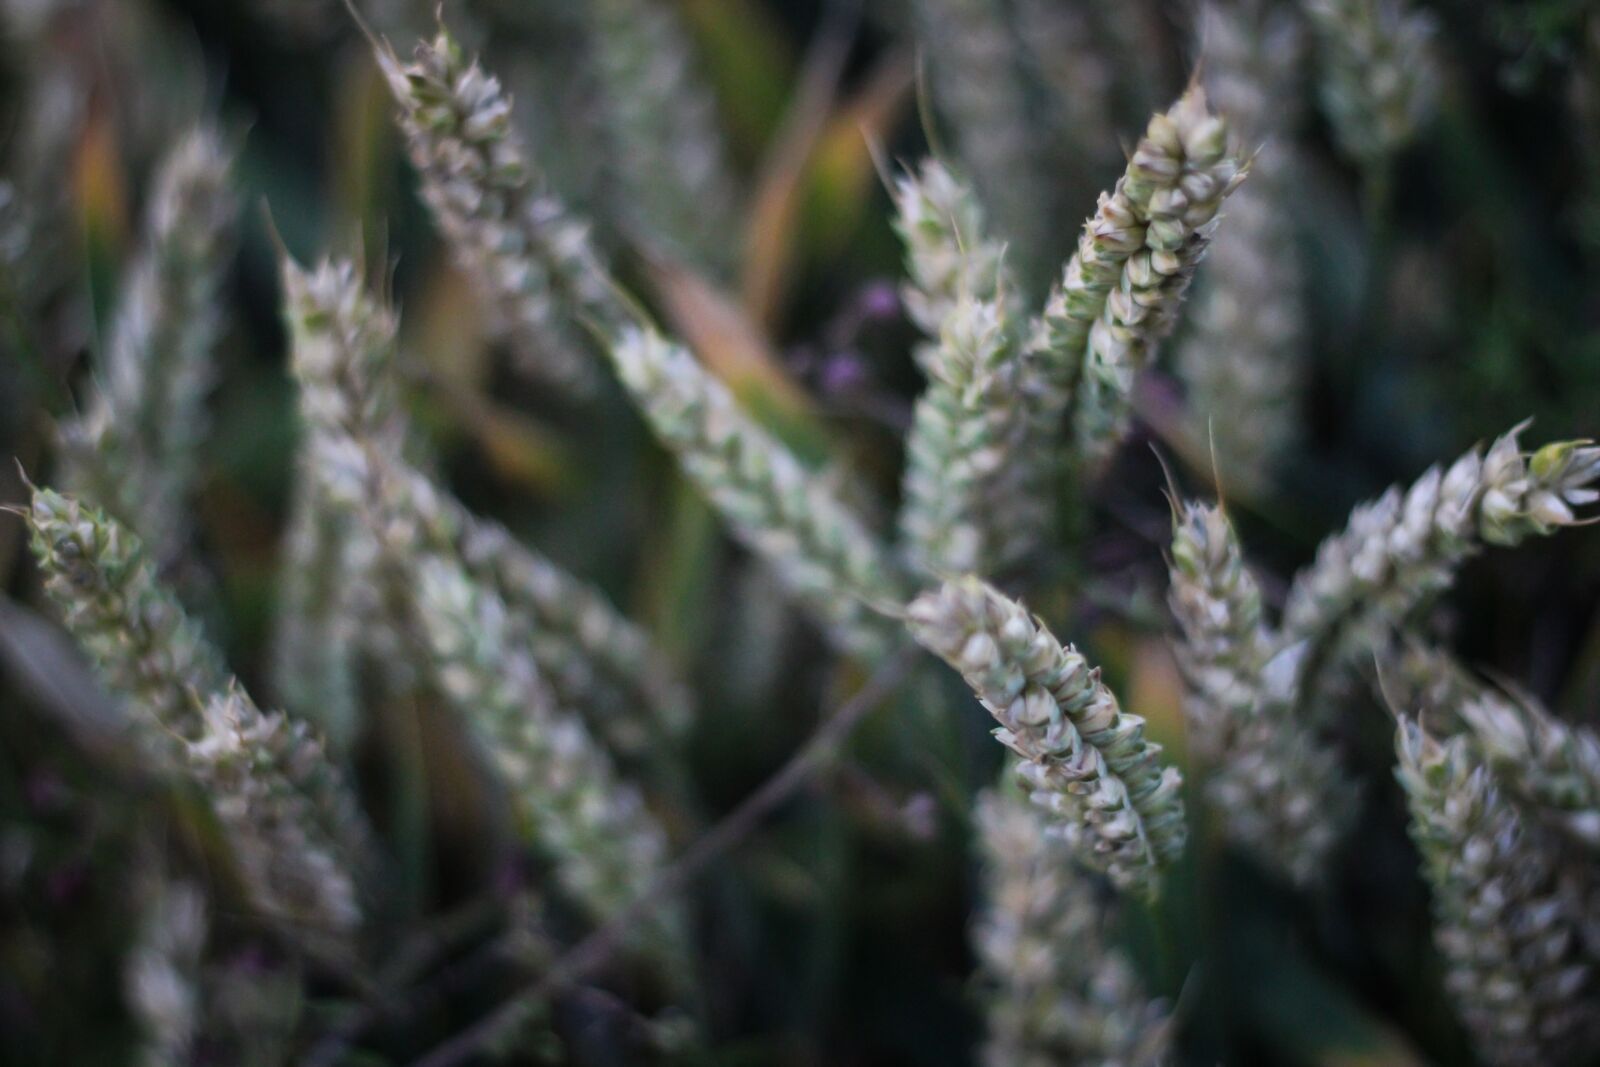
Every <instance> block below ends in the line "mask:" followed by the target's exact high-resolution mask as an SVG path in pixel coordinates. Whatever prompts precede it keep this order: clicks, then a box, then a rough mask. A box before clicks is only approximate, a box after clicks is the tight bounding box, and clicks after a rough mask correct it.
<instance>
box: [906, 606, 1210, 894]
mask: <svg viewBox="0 0 1600 1067" xmlns="http://www.w3.org/2000/svg"><path fill="white" fill-rule="evenodd" d="M906 621H907V626H908V627H909V628H910V630H911V633H912V635H913V636H914V637H915V638H916V639H917V641H918V642H920V643H921V644H922V645H923V646H924V647H926V648H928V649H929V650H930V651H932V652H934V653H935V654H936V655H938V656H939V657H940V658H941V659H943V660H944V661H945V662H946V663H948V664H950V665H951V666H952V667H954V668H955V669H956V670H957V671H959V672H960V673H961V675H962V677H964V678H965V679H966V681H967V684H968V685H969V686H970V687H971V688H972V690H973V692H974V693H975V694H976V695H977V697H978V699H979V700H980V701H982V703H983V705H984V707H986V708H987V709H989V712H990V713H991V714H992V715H994V717H995V719H996V720H997V721H998V722H999V723H1000V728H999V729H998V730H996V731H995V737H996V738H997V739H998V740H999V741H1000V743H1001V744H1003V745H1005V746H1006V747H1007V748H1009V749H1011V750H1012V751H1013V752H1015V753H1016V754H1017V755H1018V756H1020V757H1021V758H1022V762H1021V764H1020V765H1019V767H1018V774H1019V777H1021V778H1022V780H1023V781H1024V782H1025V783H1026V785H1027V787H1028V789H1029V791H1030V793H1031V795H1032V798H1033V800H1034V802H1035V803H1036V804H1038V805H1039V806H1040V807H1041V808H1044V809H1045V810H1047V811H1051V812H1053V813H1055V815H1056V816H1057V818H1058V819H1060V820H1061V821H1062V822H1063V823H1064V824H1066V825H1069V826H1072V825H1076V826H1078V827H1081V833H1082V836H1083V839H1084V843H1085V853H1086V855H1088V856H1092V858H1093V860H1094V861H1095V862H1096V863H1098V864H1099V865H1101V866H1103V867H1104V868H1105V870H1106V872H1107V874H1109V875H1110V877H1111V878H1112V880H1113V881H1115V882H1116V883H1117V884H1118V885H1119V886H1121V887H1123V888H1126V889H1131V890H1134V891H1136V892H1139V893H1142V894H1144V895H1154V893H1155V892H1156V889H1157V884H1158V883H1157V877H1158V875H1159V873H1160V869H1161V868H1162V867H1163V866H1165V865H1166V864H1167V863H1170V862H1171V861H1172V860H1173V859H1174V858H1176V857H1177V855H1178V854H1179V853H1181V852H1182V851H1183V846H1184V841H1185V839H1186V837H1187V833H1188V829H1187V826H1186V824H1185V821H1184V811H1183V799H1182V797H1181V796H1180V787H1181V784H1182V777H1181V775H1180V774H1179V773H1178V770H1177V768H1175V767H1169V766H1166V765H1164V764H1163V762H1162V760H1161V746H1160V745H1157V744H1155V743H1153V742H1151V741H1147V740H1146V739H1145V736H1144V720H1143V719H1142V718H1140V717H1139V716H1137V715H1130V714H1126V713H1124V712H1123V711H1122V709H1121V708H1120V707H1119V706H1118V704H1117V698H1116V696H1115V695H1114V694H1113V693H1112V692H1111V690H1110V689H1109V688H1108V687H1107V686H1106V685H1105V684H1104V683H1103V682H1101V680H1100V670H1099V668H1097V667H1091V666H1090V665H1089V662H1088V661H1087V660H1085V659H1084V658H1083V656H1082V655H1080V654H1079V653H1078V651H1077V650H1076V649H1074V648H1072V647H1071V646H1063V645H1062V644H1061V643H1060V642H1059V641H1057V640H1056V638H1055V636H1054V635H1053V634H1051V633H1050V631H1049V630H1048V629H1047V628H1046V627H1045V626H1044V624H1043V623H1042V622H1040V621H1039V620H1038V619H1036V618H1034V617H1033V616H1031V615H1029V613H1028V612H1027V610H1026V609H1025V608H1023V606H1022V605H1021V604H1018V603H1017V602H1016V601H1014V600H1011V599H1009V598H1008V597H1006V596H1005V595H1004V594H1003V593H1001V592H999V591H998V590H996V589H994V588H993V587H991V586H989V585H986V584H985V583H984V582H982V581H980V580H978V579H976V578H964V579H961V580H959V581H950V582H946V583H944V584H943V585H942V586H941V587H940V588H939V589H937V590H933V591H930V592H927V593H924V594H923V595H922V596H920V597H918V598H917V599H916V600H914V601H913V602H912V603H911V605H910V607H909V608H908V609H907V620H906Z"/></svg>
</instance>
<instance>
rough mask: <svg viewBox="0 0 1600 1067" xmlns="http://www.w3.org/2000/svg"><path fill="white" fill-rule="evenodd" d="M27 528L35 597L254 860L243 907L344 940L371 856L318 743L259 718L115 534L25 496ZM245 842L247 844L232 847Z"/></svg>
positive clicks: (282, 723) (160, 754) (275, 718)
mask: <svg viewBox="0 0 1600 1067" xmlns="http://www.w3.org/2000/svg"><path fill="white" fill-rule="evenodd" d="M26 519H27V522H28V525H29V528H30V530H31V531H32V546H33V551H34V556H35V558H36V559H37V560H38V562H39V566H40V568H41V569H42V570H43V572H44V579H45V588H46V590H47V591H48V592H49V593H50V596H51V598H52V599H53V600H55V602H56V604H57V606H58V607H59V608H60V611H61V614H62V618H63V621H64V622H65V623H66V626H67V629H68V630H69V631H70V632H71V633H72V634H73V636H74V637H76V638H77V639H78V642H79V643H80V644H81V645H82V646H83V647H84V649H85V650H86V651H87V652H88V653H89V656H90V659H91V660H92V662H93V663H94V665H95V668H96V670H97V672H98V673H99V675H100V677H101V679H102V681H104V682H105V684H106V687H107V688H108V689H109V690H110V691H111V692H112V693H113V694H114V695H116V696H118V697H120V698H122V699H123V701H124V702H125V705H126V707H127V709H128V713H129V719H130V723H131V725H132V726H133V728H134V730H135V731H136V734H137V735H138V736H139V737H140V738H141V740H142V741H143V742H144V743H145V744H146V745H148V746H149V748H150V750H151V751H152V753H153V755H154V756H155V757H156V758H158V759H159V760H160V761H161V762H162V763H163V764H165V765H166V766H167V767H169V768H171V769H175V770H176V771H177V772H178V773H180V774H182V775H184V776H187V777H188V778H189V779H191V780H192V781H194V782H196V783H197V784H198V785H199V787H200V790H201V795H202V796H203V797H204V798H205V799H206V800H207V802H208V803H209V804H210V806H211V808H212V809H213V811H214V812H215V813H216V815H217V817H218V819H219V820H220V821H222V822H223V823H224V824H225V825H226V826H227V827H228V829H229V831H230V835H229V841H228V843H229V845H230V847H235V848H236V849H244V848H247V847H248V848H252V849H254V850H255V852H254V853H252V854H251V855H248V856H246V855H240V856H239V857H238V858H239V861H240V865H241V868H242V874H243V875H244V877H245V879H246V884H247V886H248V888H249V889H250V890H251V893H252V899H253V900H254V901H255V903H256V904H257V905H258V906H259V907H260V908H261V909H262V911H263V912H264V913H265V914H267V915H268V916H269V917H271V918H273V919H274V920H275V921H280V922H282V923H284V924H285V925H286V926H287V927H290V928H297V927H300V926H302V925H304V926H305V927H306V928H307V929H314V930H318V931H325V932H328V933H329V934H332V935H336V936H344V935H347V934H349V933H350V932H351V930H352V929H353V928H354V925H355V923H356V921H357V920H358V918H359V905H358V903H357V901H356V898H355V888H354V882H353V872H365V871H367V870H370V869H371V868H370V864H371V863H372V862H374V859H375V857H374V850H373V846H372V841H371V837H370V834H369V831H368V829H367V825H366V822H365V819H364V817H363V816H362V814H361V812H360V809H359V807H358V805H357V804H356V802H355V799H354V797H353V796H352V795H351V794H350V792H349V790H348V788H347V785H346V783H345V781H344V778H343V776H342V774H341V773H340V771H339V769H338V768H337V767H336V766H335V765H334V764H333V763H332V762H331V760H329V758H328V757H327V755H326V753H325V752H324V751H323V750H322V747H321V744H320V742H319V741H318V740H317V739H316V738H315V736H314V735H312V734H311V733H310V732H309V730H307V729H306V727H305V726H304V725H303V724H299V723H291V722H289V721H288V720H286V719H284V718H283V717H282V716H281V715H271V716H267V715H263V714H262V713H261V712H260V711H259V710H257V708H256V706H255V704H254V703H253V702H251V700H250V698H249V697H248V696H247V695H245V693H244V692H243V691H242V690H241V689H240V688H239V687H238V684H237V683H236V682H235V680H234V679H233V677H232V676H231V675H230V674H229V673H228V671H227V669H226V667H225V666H224V665H223V662H222V658H221V656H220V655H219V654H218V653H217V651H216V650H215V649H214V648H213V647H212V646H211V645H210V644H209V643H208V642H207V641H206V640H205V638H204V636H203V635H202V634H201V632H200V628H199V627H198V626H197V625H196V624H195V623H194V622H192V621H191V620H190V619H189V618H188V616H186V615H185V614H184V611H183V609H182V607H180V606H179V604H178V601H177V598H176V597H175V596H173V594H172V593H171V592H170V591H169V590H167V589H165V588H164V587H162V586H161V585H160V584H159V583H158V582H157V580H156V578H155V574H154V569H153V567H152V565H151V563H150V562H149V560H148V558H147V557H146V555H145V552H144V549H143V547H142V545H141V544H140V543H139V540H138V538H136V537H135V536H133V534H131V533H129V532H128V530H127V529H126V528H125V527H123V526H122V525H121V524H120V523H118V522H117V521H116V520H114V519H111V518H109V517H107V516H106V515H104V514H103V513H101V512H99V511H96V510H94V509H92V508H88V507H84V506H83V505H81V504H79V503H78V502H77V501H76V500H74V499H72V498H69V497H64V496H61V495H60V494H58V493H56V492H54V491H52V490H49V489H36V490H34V493H33V499H32V502H31V504H30V506H29V508H28V511H27V514H26ZM261 798H266V799H263V800H262V801H261V803H260V804H257V803H255V802H256V800H258V799H261ZM291 823H292V825H290V824H291ZM246 831H248V832H249V833H250V834H252V835H254V836H253V837H252V838H251V839H250V841H249V842H248V844H246V843H245V842H244V840H243V838H240V839H239V840H238V841H235V840H234V837H235V834H244V833H246ZM302 853H303V854H302ZM278 868H282V870H281V871H280V870H279V869H278ZM278 879H287V880H288V882H286V883H285V885H283V886H280V885H279V884H278Z"/></svg>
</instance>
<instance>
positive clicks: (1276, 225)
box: [1175, 3, 1306, 493]
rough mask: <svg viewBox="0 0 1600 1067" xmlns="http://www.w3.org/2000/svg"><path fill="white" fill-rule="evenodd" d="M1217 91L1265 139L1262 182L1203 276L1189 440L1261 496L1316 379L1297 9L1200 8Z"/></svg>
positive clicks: (1237, 208)
mask: <svg viewBox="0 0 1600 1067" xmlns="http://www.w3.org/2000/svg"><path fill="white" fill-rule="evenodd" d="M1200 14H1201V17H1200V24H1199V33H1200V40H1201V42H1202V43H1203V46H1204V55H1203V57H1202V62H1203V71H1202V76H1203V79H1204V81H1205V84H1206V87H1207V95H1208V96H1209V97H1210V98H1211V102H1212V105H1213V106H1214V107H1215V108H1216V110H1217V111H1218V112H1219V113H1220V114H1224V115H1226V116H1228V123H1229V125H1230V127H1232V129H1233V130H1234V131H1235V132H1236V134H1237V135H1238V137H1239V139H1240V141H1241V142H1242V143H1244V144H1247V145H1260V146H1261V148H1260V150H1259V151H1258V152H1257V153H1256V155H1255V157H1254V158H1253V159H1252V160H1251V164H1250V180H1249V181H1248V182H1246V183H1245V184H1244V186H1243V187H1242V188H1240V189H1239V191H1238V192H1236V193H1235V194H1234V195H1233V196H1232V197H1231V198H1229V200H1228V206H1227V222H1226V223H1225V224H1224V227H1223V229H1222V231H1221V232H1220V233H1219V234H1218V235H1217V238H1216V240H1215V241H1213V242H1212V246H1211V250H1210V253H1209V254H1208V256H1207V259H1206V268H1205V271H1204V272H1203V273H1202V275H1201V276H1200V277H1199V279H1198V280H1197V282H1196V288H1195V298H1194V301H1193V303H1192V305H1191V307H1190V309H1189V311H1188V313H1187V317H1186V322H1187V325H1186V327H1185V329H1184V331H1183V335H1182V343H1181V344H1180V345H1179V346H1178V349H1177V352H1176V353H1175V355H1176V359H1175V363H1176V368H1177V371H1178V374H1179V376H1180V377H1181V378H1182V379H1183V382H1184V385H1185V386H1186V389H1187V393H1188V408H1187V410H1188V415H1189V418H1188V437H1189V439H1190V441H1191V442H1193V443H1194V445H1195V447H1196V451H1197V452H1200V453H1201V454H1211V455H1214V456H1215V457H1216V464H1217V468H1218V473H1219V474H1221V475H1222V476H1223V477H1225V478H1226V479H1227V481H1228V483H1229V484H1230V485H1232V486H1235V487H1236V488H1238V489H1241V490H1244V491H1248V492H1256V493H1259V492H1261V491H1262V490H1264V489H1265V488H1266V487H1267V486H1268V484H1269V483H1270V480H1271V476H1272V474H1273V472H1274V470H1275V469H1276V468H1277V466H1278V465H1279V464H1280V463H1281V462H1282V460H1283V458H1284V457H1285V456H1286V455H1288V454H1289V453H1290V452H1291V451H1292V449H1293V447H1294V445H1295V442H1296V439H1297V437H1298V433H1299V426H1300V424H1301V418H1300V413H1299V411H1298V405H1299V402H1300V398H1301V393H1302V384H1303V379H1304V377H1305V359H1306V353H1305V351H1304V348H1305V330H1306V321H1305V320H1306V299H1305V294H1304V293H1302V291H1301V286H1302V282H1303V278H1302V271H1301V263H1300V254H1299V248H1298V246H1297V244H1296V237H1295V220H1294V216H1293V210H1294V206H1295V204H1296V197H1297V196H1299V194H1300V190H1299V188H1298V182H1299V181H1300V175H1299V169H1300V162H1301V160H1300V155H1301V153H1300V151H1299V149H1298V146H1297V145H1296V133H1297V126H1298V123H1299V116H1300V109H1299V108H1296V107H1295V106H1294V101H1295V100H1297V99H1298V98H1299V97H1300V95H1301V85H1300V81H1301V78H1302V76H1303V74H1302V64H1301V61H1302V59H1303V57H1304V55H1305V49H1304V48H1303V42H1302V37H1303V34H1302V33H1301V32H1300V27H1301V24H1300V22H1299V20H1298V19H1296V18H1294V17H1293V13H1292V12H1288V11H1285V10H1283V9H1281V8H1269V7H1268V6H1267V5H1265V4H1261V3H1245V4H1227V3H1208V4H1205V5H1203V6H1202V7H1201V10H1200Z"/></svg>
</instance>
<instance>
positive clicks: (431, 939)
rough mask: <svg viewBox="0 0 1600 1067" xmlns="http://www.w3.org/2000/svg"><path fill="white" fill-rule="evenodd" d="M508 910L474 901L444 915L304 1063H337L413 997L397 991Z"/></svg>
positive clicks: (330, 1066)
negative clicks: (400, 997) (395, 996)
mask: <svg viewBox="0 0 1600 1067" xmlns="http://www.w3.org/2000/svg"><path fill="white" fill-rule="evenodd" d="M504 912H505V906H504V904H503V903H502V902H501V901H498V900H489V901H479V902H475V903H473V904H470V905H468V906H467V907H465V908H463V909H461V910H460V911H458V912H456V913H454V914H451V915H447V916H445V917H444V918H443V920H442V921H441V922H440V923H439V924H438V925H436V926H435V927H433V928H432V929H429V930H425V931H424V932H422V933H421V934H419V935H417V936H416V937H415V938H413V939H412V940H411V941H409V942H408V943H407V944H406V945H405V946H404V947H402V948H401V949H400V951H399V952H397V953H396V954H395V955H394V957H393V959H392V960H391V961H390V963H389V965H388V966H387V967H386V968H385V969H384V973H383V975H382V976H381V977H380V978H379V979H378V981H377V994H376V995H375V996H373V997H370V998H369V999H368V1000H367V1001H366V1003H364V1004H361V1005H359V1006H357V1007H355V1008H352V1009H351V1010H350V1012H349V1013H348V1014H346V1015H345V1016H344V1017H343V1018H341V1019H339V1020H338V1021H337V1022H336V1023H335V1024H334V1025H333V1027H332V1028H331V1029H330V1030H329V1031H328V1032H327V1033H325V1034H324V1035H323V1036H322V1037H321V1038H320V1039H318V1041H317V1043H316V1044H315V1045H313V1046H311V1049H310V1051H308V1052H307V1053H306V1055H305V1057H304V1058H303V1059H301V1061H300V1064H301V1067H334V1065H335V1064H337V1063H339V1062H340V1061H341V1060H342V1059H343V1058H344V1055H345V1053H346V1052H348V1051H349V1049H350V1046H351V1044H352V1043H353V1042H354V1041H355V1040H356V1039H357V1038H359V1037H360V1036H361V1035H362V1034H363V1033H365V1032H366V1031H367V1030H368V1029H370V1028H371V1027H373V1026H375V1025H376V1024H377V1023H379V1022H380V1021H382V1020H383V1019H385V1018H390V1017H392V1016H393V1015H395V1014H396V1013H397V1011H398V1010H399V1009H400V1008H401V1007H402V1006H403V1005H404V1004H409V1003H410V998H409V997H408V998H407V999H406V1000H405V1001H403V1002H396V1001H395V1000H394V999H393V994H394V993H395V992H396V991H398V990H401V989H404V988H406V987H407V986H410V985H411V984H412V983H414V982H416V980H417V979H418V978H419V977H420V976H422V975H424V974H427V973H428V972H429V971H431V970H433V968H434V967H435V966H436V965H437V964H438V963H439V961H440V960H442V959H443V958H445V957H446V956H448V955H449V954H450V953H452V952H454V951H455V950H456V949H457V948H459V947H460V946H461V945H462V944H463V943H464V942H466V941H469V940H471V939H472V938H474V937H477V936H479V935H480V934H482V933H483V932H484V930H485V928H486V927H487V926H488V925H490V924H492V923H493V922H495V921H497V920H499V919H500V918H501V917H502V916H503V915H504ZM496 944H497V945H498V942H497V943H496Z"/></svg>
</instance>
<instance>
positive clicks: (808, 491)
mask: <svg viewBox="0 0 1600 1067" xmlns="http://www.w3.org/2000/svg"><path fill="white" fill-rule="evenodd" d="M611 354H612V360H613V362H614V363H615V364H616V367H617V374H618V376H619V377H620V378H621V379H622V384H623V385H624V386H626V387H627V389H628V391H629V392H630V393H631V394H632V395H633V399H634V402H635V403H636V404H638V406H639V409H640V410H641V411H642V412H643V413H644V416H645V419H646V421H647V422H648V423H649V424H650V426H651V428H652V429H653V430H654V431H655V433H656V436H657V437H658V438H660V440H661V442H662V444H664V445H665V446H666V448H667V450H668V451H669V452H671V453H672V454H673V455H674V456H675V457H676V458H677V460H678V463H679V465H680V466H681V467H682V468H683V470H684V472H685V473H686V474H687V475H688V476H689V478H690V480H691V481H693V482H694V483H695V484H696V486H698V487H699V489H700V491H701V492H702V493H704V494H705V495H706V497H707V498H708V499H709V500H710V501H711V502H712V504H713V505H714V506H715V507H716V508H717V509H718V510H719V511H720V512H721V513H722V515H723V517H724V518H725V519H726V520H727V521H728V523H729V524H730V525H731V526H732V527H733V531H734V534H735V535H736V536H737V537H738V538H739V540H740V541H742V542H743V543H744V544H745V546H746V547H747V548H749V549H750V551H752V552H754V553H755V554H756V555H758V556H760V557H761V558H762V559H764V560H765V561H766V562H767V563H768V564H769V565H770V566H772V567H773V568H774V569H775V571H776V572H777V574H778V576H779V577H780V578H781V579H782V580H783V582H784V584H785V585H786V586H787V587H788V589H789V591H790V592H791V593H792V594H793V595H794V596H795V597H796V598H798V599H799V600H800V601H801V602H802V603H803V604H804V605H805V606H806V607H807V608H809V609H810V610H811V612H812V613H813V614H814V615H815V616H816V617H817V618H818V620H819V621H820V622H821V623H822V624H823V625H824V627H825V628H826V629H827V631H828V632H829V633H830V634H831V635H832V637H833V638H834V639H835V641H836V642H837V643H838V644H839V645H840V647H842V648H844V649H846V650H848V651H851V652H854V653H859V654H862V655H877V654H880V653H882V652H884V651H885V650H886V649H887V648H888V647H889V645H890V644H892V643H893V640H894V636H895V628H894V627H893V626H892V625H891V624H890V623H889V622H888V621H887V620H886V619H884V618H883V617H881V616H880V615H878V614H877V612H876V610H875V608H882V607H893V606H896V605H898V604H900V603H901V602H902V600H903V594H902V590H901V588H900V579H899V576H898V573H897V571H896V568H895V565H894V562H893V560H892V559H891V557H890V556H889V553H888V551H887V549H886V548H885V547H884V546H883V545H882V543H881V542H880V541H879V539H878V537H877V536H876V535H875V534H874V533H873V532H872V531H871V530H869V529H868V528H867V526H866V525H865V524H864V523H863V522H862V520H861V519H860V518H858V517H857V516H856V515H855V513H854V512H852V511H851V509H850V508H849V507H848V506H846V504H845V503H844V502H843V501H842V500H841V499H840V498H839V497H838V496H837V495H835V493H834V492H833V491H832V490H831V488H830V487H829V486H828V485H827V484H826V483H825V482H824V481H823V480H822V479H821V478H820V477H818V476H817V475H815V474H812V473H810V472H808V471H807V470H806V469H805V468H804V467H803V466H802V465H801V463H800V461H799V460H798V459H796V458H795V456H794V455H793V453H791V452H790V451H789V450H788V449H787V448H785V447H784V446H783V445H782V444H780V443H779V442H778V441H776V440H775V439H774V438H773V437H772V436H771V435H769V434H768V433H767V432H766V431H765V430H763V429H761V428H760V427H759V426H757V425H756V424H755V423H754V422H753V421H752V420H751V419H750V418H749V417H748V416H747V415H745V414H744V412H743V411H741V410H740V409H739V407H738V404H737V403H736V402H735V401H734V399H733V396H732V394H730V393H729V391H728V389H727V387H726V386H725V385H723V384H722V383H721V382H720V381H718V380H717V379H716V378H714V377H712V376H711V375H710V374H709V373H708V372H707V371H706V370H705V368H704V367H702V366H700V364H699V363H697V362H696V361H695V359H694V357H693V356H692V355H690V354H689V352H688V351H687V350H685V349H684V348H683V347H682V346H680V345H677V344H674V343H673V342H671V341H668V340H667V339H665V338H663V337H662V336H661V335H659V334H657V333H655V332H653V331H650V330H646V329H638V328H635V329H629V330H625V331H623V333H622V335H621V336H620V338H619V339H618V341H617V343H616V344H615V345H614V346H613V347H612V350H611Z"/></svg>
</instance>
